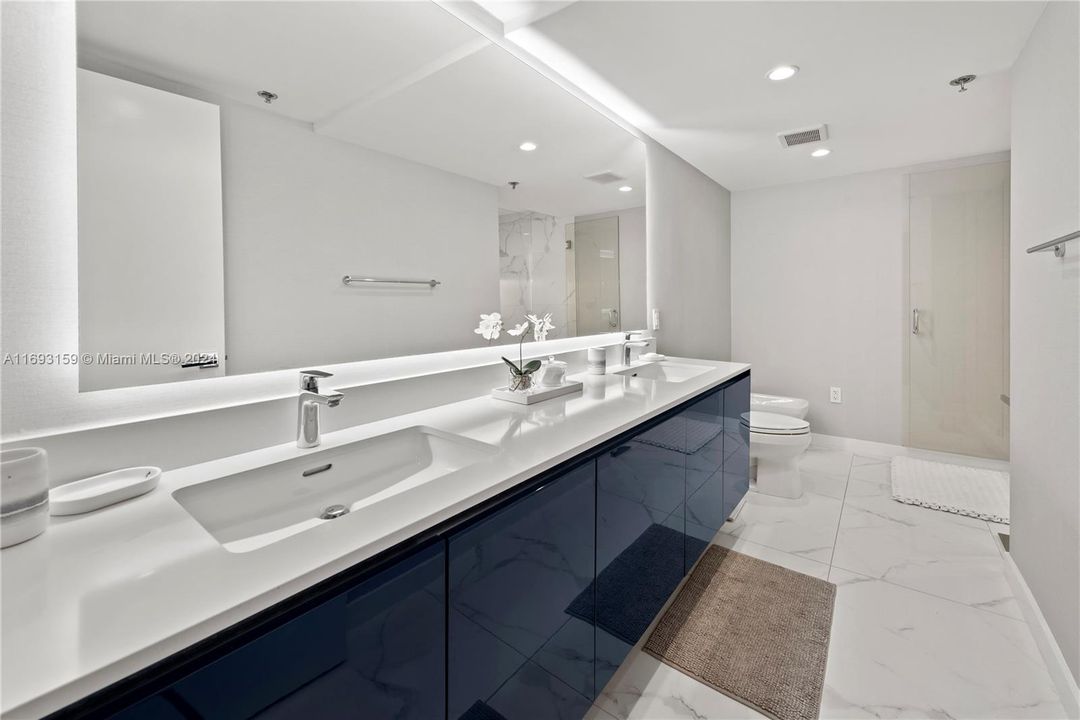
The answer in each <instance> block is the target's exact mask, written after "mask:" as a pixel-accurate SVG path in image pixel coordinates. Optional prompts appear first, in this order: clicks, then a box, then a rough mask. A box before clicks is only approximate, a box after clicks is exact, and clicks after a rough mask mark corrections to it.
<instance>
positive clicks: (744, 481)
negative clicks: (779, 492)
mask: <svg viewBox="0 0 1080 720" xmlns="http://www.w3.org/2000/svg"><path fill="white" fill-rule="evenodd" d="M748 412H750V376H749V375H746V376H745V377H742V378H740V379H739V380H736V381H735V382H733V383H731V384H730V385H727V386H725V387H724V453H725V457H724V517H725V518H726V517H728V516H729V515H731V513H732V512H733V511H734V510H735V506H736V505H738V504H739V501H740V500H742V499H743V496H744V495H746V493H747V491H748V490H750V430H749V429H748V428H747V427H746V426H745V425H743V424H742V422H741V421H742V416H743V415H744V414H745V413H748Z"/></svg>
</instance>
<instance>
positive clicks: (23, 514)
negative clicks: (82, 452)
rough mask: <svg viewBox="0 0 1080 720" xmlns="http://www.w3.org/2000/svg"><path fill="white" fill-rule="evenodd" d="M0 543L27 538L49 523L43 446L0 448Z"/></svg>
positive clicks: (9, 543) (46, 472)
mask: <svg viewBox="0 0 1080 720" xmlns="http://www.w3.org/2000/svg"><path fill="white" fill-rule="evenodd" d="M0 496H2V498H3V500H2V504H0V547H8V546H10V545H17V544H19V543H21V542H26V541H27V540H29V539H30V538H34V537H37V536H38V535H40V534H41V533H43V532H45V528H47V527H48V526H49V460H48V455H47V454H46V452H45V451H44V450H43V449H42V448H35V447H29V448H18V449H16V450H4V451H0Z"/></svg>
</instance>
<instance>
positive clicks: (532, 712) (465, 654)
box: [447, 460, 596, 720]
mask: <svg viewBox="0 0 1080 720" xmlns="http://www.w3.org/2000/svg"><path fill="white" fill-rule="evenodd" d="M595 468H596V464H595V461H592V460H589V461H587V462H585V463H584V464H582V465H579V466H577V467H576V468H573V469H570V470H568V471H567V472H565V473H563V474H560V475H558V476H556V477H555V478H553V479H552V480H551V481H549V482H547V483H545V484H544V485H542V486H541V487H540V488H539V489H537V490H534V491H532V492H529V494H527V495H525V496H523V497H521V498H519V499H517V500H515V501H514V502H512V503H511V504H510V505H508V506H505V507H502V508H500V509H498V510H496V511H495V512H493V513H492V514H489V515H487V516H484V517H482V518H480V519H478V520H476V521H473V522H472V523H470V524H469V525H468V526H466V527H465V528H463V529H461V530H459V531H457V532H454V533H452V534H451V535H450V536H449V537H448V543H447V548H448V549H447V552H448V557H449V565H448V567H449V639H448V647H449V652H448V654H449V658H448V659H449V680H450V682H449V698H448V717H449V718H453V719H455V720H456V719H457V718H463V717H464V718H483V717H497V716H495V715H492V714H490V711H491V710H494V711H495V712H497V713H499V714H500V715H501V716H502V717H504V718H506V720H545V719H546V718H551V719H553V720H554V719H555V718H567V717H582V716H583V715H584V714H585V713H586V712H587V711H588V709H589V706H590V704H591V701H592V699H593V697H594V696H595V690H594V688H595V685H594V682H595V680H594V676H593V673H594V669H593V665H594V663H593V660H594V656H593V617H592V612H593V610H592V597H591V590H592V583H593V578H594V575H595V564H594V563H595V557H596V553H595V544H594V543H595V538H594V528H595V519H596V510H595V472H596V470H595Z"/></svg>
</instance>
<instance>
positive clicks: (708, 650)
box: [645, 545, 836, 720]
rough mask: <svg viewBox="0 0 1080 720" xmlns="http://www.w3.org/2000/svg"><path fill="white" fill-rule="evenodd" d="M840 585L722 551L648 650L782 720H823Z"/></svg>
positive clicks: (683, 593) (678, 601) (701, 565)
mask: <svg viewBox="0 0 1080 720" xmlns="http://www.w3.org/2000/svg"><path fill="white" fill-rule="evenodd" d="M835 598H836V586H835V585H833V584H832V583H830V582H826V581H825V580H819V579H817V578H814V577H810V576H809V575H803V574H802V573H797V572H794V571H792V570H788V569H786V568H782V567H779V566H778V565H773V564H772V563H767V562H765V561H763V560H758V559H757V558H752V557H750V556H749V555H743V554H742V553H738V552H734V551H732V550H727V549H725V548H722V547H718V546H716V545H710V546H709V549H708V550H707V551H706V552H705V555H703V556H702V558H701V560H700V561H699V562H698V564H697V567H696V568H695V569H694V572H693V573H692V574H691V575H690V577H689V578H688V579H687V581H686V584H685V585H683V588H682V590H680V591H679V595H678V597H676V598H675V601H674V602H673V603H672V604H671V606H670V607H669V608H668V610H667V612H666V613H664V616H663V617H662V618H661V619H660V622H659V623H658V624H657V626H656V628H655V629H654V630H653V632H652V635H650V636H649V639H648V641H647V642H646V643H645V651H646V652H647V653H649V654H650V655H653V656H654V657H656V658H657V659H659V660H661V661H663V662H665V663H667V664H668V665H671V666H672V667H674V668H677V669H679V670H681V671H682V672H684V673H686V674H687V675H690V676H691V677H694V678H696V679H698V680H700V681H701V682H703V683H705V684H706V685H709V686H711V687H713V688H715V689H716V690H719V691H720V692H722V693H724V694H725V695H728V696H730V697H732V698H735V699H736V700H738V701H739V702H742V703H744V704H746V705H749V706H751V707H753V708H755V709H756V710H758V711H759V712H762V713H764V714H765V715H768V716H769V717H772V718H776V719H777V720H802V719H812V718H816V717H818V711H819V709H820V707H821V690H822V686H823V685H824V682H825V661H826V660H827V658H828V655H829V631H830V629H831V627H832V615H833V601H834V600H835Z"/></svg>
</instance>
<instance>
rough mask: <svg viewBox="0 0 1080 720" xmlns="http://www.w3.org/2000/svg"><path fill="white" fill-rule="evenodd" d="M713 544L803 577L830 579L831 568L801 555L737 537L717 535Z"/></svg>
mask: <svg viewBox="0 0 1080 720" xmlns="http://www.w3.org/2000/svg"><path fill="white" fill-rule="evenodd" d="M713 543H714V544H716V545H720V546H721V547H725V548H728V549H729V550H735V551H736V552H741V553H742V554H743V555H749V556H751V557H755V558H757V559H759V560H764V561H765V562H770V563H772V564H773V565H779V566H780V567H785V568H787V569H788V570H794V571H795V572H799V573H802V574H803V575H812V576H813V577H816V578H820V579H822V580H828V578H829V566H828V565H827V564H826V563H821V562H817V561H815V560H810V559H808V558H805V557H801V556H799V555H792V554H791V553H786V552H783V551H782V550H777V549H775V548H771V547H768V546H767V545H759V544H758V543H754V542H750V541H749V540H745V539H743V538H741V537H737V536H735V535H728V534H727V533H717V535H716V537H715V538H713Z"/></svg>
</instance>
